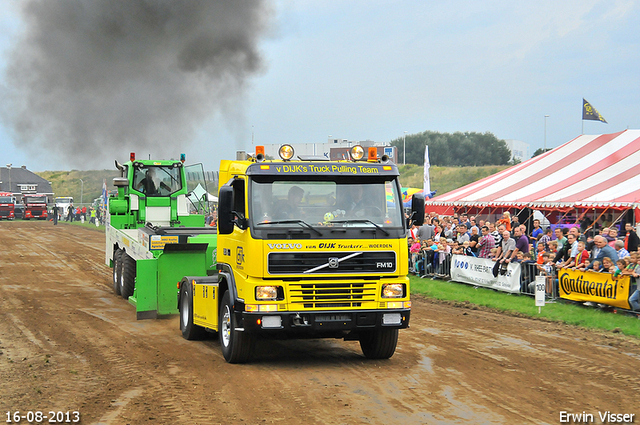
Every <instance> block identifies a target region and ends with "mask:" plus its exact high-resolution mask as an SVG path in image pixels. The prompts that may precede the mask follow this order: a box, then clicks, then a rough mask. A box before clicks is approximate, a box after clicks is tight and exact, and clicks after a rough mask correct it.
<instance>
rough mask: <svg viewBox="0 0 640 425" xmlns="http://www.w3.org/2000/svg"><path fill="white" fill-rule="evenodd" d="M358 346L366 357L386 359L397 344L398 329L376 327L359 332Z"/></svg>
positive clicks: (391, 354)
mask: <svg viewBox="0 0 640 425" xmlns="http://www.w3.org/2000/svg"><path fill="white" fill-rule="evenodd" d="M359 340H360V348H362V352H363V353H364V356H365V357H366V358H368V359H388V358H389V357H391V356H393V353H394V352H395V351H396V345H397V344H398V329H384V328H383V329H376V330H375V331H369V332H363V333H361V334H360V337H359Z"/></svg>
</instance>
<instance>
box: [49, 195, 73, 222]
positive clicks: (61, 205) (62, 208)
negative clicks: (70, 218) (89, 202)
mask: <svg viewBox="0 0 640 425" xmlns="http://www.w3.org/2000/svg"><path fill="white" fill-rule="evenodd" d="M53 202H54V204H55V205H56V206H57V207H58V214H59V215H60V218H62V219H64V218H65V217H66V216H67V215H69V205H71V204H73V198H72V197H70V196H61V197H57V198H55V199H54V200H53Z"/></svg>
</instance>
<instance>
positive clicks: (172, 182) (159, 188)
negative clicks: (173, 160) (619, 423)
mask: <svg viewBox="0 0 640 425" xmlns="http://www.w3.org/2000/svg"><path fill="white" fill-rule="evenodd" d="M133 188H134V189H135V190H137V191H138V192H142V193H144V194H145V195H146V196H168V195H171V194H172V193H174V192H177V191H178V190H180V189H182V180H181V179H180V169H179V168H177V167H174V166H172V165H166V166H165V165H145V166H142V167H135V168H134V171H133Z"/></svg>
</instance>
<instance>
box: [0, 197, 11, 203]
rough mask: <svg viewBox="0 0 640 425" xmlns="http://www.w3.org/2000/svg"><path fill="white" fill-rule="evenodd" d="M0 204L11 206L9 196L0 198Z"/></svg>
mask: <svg viewBox="0 0 640 425" xmlns="http://www.w3.org/2000/svg"><path fill="white" fill-rule="evenodd" d="M0 204H13V199H12V198H11V197H10V196H0Z"/></svg>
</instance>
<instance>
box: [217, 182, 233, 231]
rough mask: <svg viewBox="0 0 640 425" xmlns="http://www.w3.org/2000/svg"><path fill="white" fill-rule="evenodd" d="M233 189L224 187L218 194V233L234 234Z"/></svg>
mask: <svg viewBox="0 0 640 425" xmlns="http://www.w3.org/2000/svg"><path fill="white" fill-rule="evenodd" d="M232 210H233V187H231V186H222V187H221V188H220V192H219V193H218V233H219V234H221V235H228V234H230V233H233V214H232V213H231V211H232Z"/></svg>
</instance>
